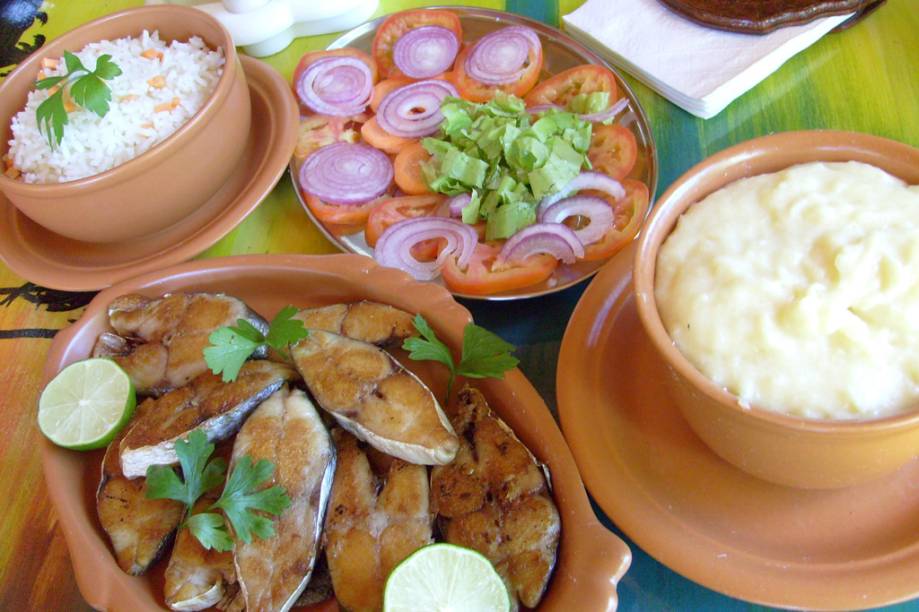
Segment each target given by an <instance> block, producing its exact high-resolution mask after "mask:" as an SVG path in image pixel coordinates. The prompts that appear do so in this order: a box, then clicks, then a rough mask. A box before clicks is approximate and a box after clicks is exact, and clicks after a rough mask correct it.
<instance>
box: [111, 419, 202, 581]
mask: <svg viewBox="0 0 919 612" xmlns="http://www.w3.org/2000/svg"><path fill="white" fill-rule="evenodd" d="M140 410H141V409H140V408H138V411H140ZM126 433H127V431H126V430H122V433H121V434H120V435H119V436H117V437H116V438H115V439H114V440H112V441H111V443H109V445H108V449H107V450H106V451H105V458H104V459H103V460H102V480H101V482H100V483H99V489H98V491H97V493H96V512H97V513H98V516H99V523H100V524H101V525H102V529H103V530H105V532H106V533H107V534H108V536H109V539H110V540H111V543H112V549H113V550H114V551H115V559H116V560H117V561H118V566H119V567H121V569H123V570H124V571H125V572H127V573H129V574H131V575H134V576H136V575H139V574H143V573H144V572H145V571H147V569H149V567H150V566H151V565H153V563H154V562H156V560H157V559H158V558H159V557H160V556H161V555H162V554H163V552H164V551H165V550H166V548H167V547H168V546H169V542H170V541H171V539H172V535H173V533H174V532H175V529H176V527H177V526H178V525H179V523H180V522H181V521H182V516H183V514H184V510H185V507H184V506H183V505H182V504H181V503H179V502H177V501H173V500H171V499H147V481H146V479H144V478H137V479H134V480H128V479H127V478H125V477H124V475H122V473H121V463H120V461H119V460H118V448H119V445H120V443H121V439H122V438H123V437H124V435H125V434H126Z"/></svg>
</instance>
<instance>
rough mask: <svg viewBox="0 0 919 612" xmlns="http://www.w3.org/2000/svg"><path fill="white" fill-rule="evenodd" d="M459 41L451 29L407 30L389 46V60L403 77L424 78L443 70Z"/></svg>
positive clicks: (452, 56)
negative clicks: (390, 55) (390, 48)
mask: <svg viewBox="0 0 919 612" xmlns="http://www.w3.org/2000/svg"><path fill="white" fill-rule="evenodd" d="M459 47H460V44H459V40H457V38H456V34H454V33H453V31H452V30H448V29H447V28H444V27H441V26H433V25H431V26H422V27H420V28H415V29H413V30H409V31H408V32H406V33H405V34H403V35H402V37H401V38H399V40H397V41H396V44H395V45H393V53H392V56H393V63H395V64H396V67H397V68H398V69H399V70H401V71H402V72H403V73H404V74H405V75H406V76H410V77H412V78H413V79H427V78H430V77H432V76H437V75H438V74H440V73H442V72H445V71H446V70H447V69H448V68H450V66H452V65H453V60H455V59H456V54H457V53H458V52H459Z"/></svg>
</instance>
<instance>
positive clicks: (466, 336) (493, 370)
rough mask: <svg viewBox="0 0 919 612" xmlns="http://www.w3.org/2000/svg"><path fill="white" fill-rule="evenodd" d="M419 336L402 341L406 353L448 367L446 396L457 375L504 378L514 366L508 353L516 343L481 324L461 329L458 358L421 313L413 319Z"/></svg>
mask: <svg viewBox="0 0 919 612" xmlns="http://www.w3.org/2000/svg"><path fill="white" fill-rule="evenodd" d="M412 322H413V324H414V325H415V329H417V330H418V333H420V334H421V337H420V338H419V337H417V336H415V337H412V338H408V339H406V340H405V342H403V343H402V348H403V349H405V350H406V351H408V352H409V353H408V356H409V357H410V358H411V359H414V360H416V361H438V362H440V363H442V364H444V365H445V366H447V369H448V370H450V379H449V381H448V382H447V399H448V400H449V399H450V393H451V391H452V389H453V383H454V382H455V380H456V377H457V376H465V377H466V378H504V373H505V372H506V371H508V370H511V369H513V368H515V367H517V364H518V363H519V360H518V359H517V358H516V357H514V356H513V355H511V353H512V352H513V351H514V349H515V347H514V345H513V344H511V343H509V342H506V341H505V340H503V339H502V338H501V337H500V336H498V335H497V334H495V333H492V332H490V331H488V330H487V329H485V328H484V327H479V326H478V325H476V324H474V323H469V324H468V325H466V328H465V329H464V330H463V352H462V356H461V357H460V362H459V364H457V363H456V362H455V361H454V360H453V353H451V352H450V348H449V347H448V346H447V345H446V344H444V343H443V342H442V341H441V340H440V339H439V338H438V337H437V334H435V333H434V330H433V329H431V326H430V325H429V324H428V322H427V320H425V318H424V317H423V316H421V315H420V314H418V315H415V319H414V320H413V321H412Z"/></svg>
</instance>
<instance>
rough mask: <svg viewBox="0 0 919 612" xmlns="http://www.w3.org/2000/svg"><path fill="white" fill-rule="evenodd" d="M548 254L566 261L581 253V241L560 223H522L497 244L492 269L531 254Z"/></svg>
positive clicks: (574, 258)
mask: <svg viewBox="0 0 919 612" xmlns="http://www.w3.org/2000/svg"><path fill="white" fill-rule="evenodd" d="M539 254H548V255H552V256H553V257H555V258H556V259H559V260H561V261H563V262H565V263H567V264H570V263H574V262H575V261H576V260H577V259H578V258H579V257H584V245H583V244H581V241H580V240H578V237H577V235H576V234H575V233H574V230H573V229H571V228H570V227H568V226H567V225H564V224H562V223H537V224H535V225H531V226H529V227H526V228H524V229H522V230H520V231H519V232H517V233H516V234H514V235H513V236H511V237H510V238H508V240H507V242H505V243H504V246H503V247H501V252H500V253H498V257H496V258H495V265H494V269H500V268H502V267H504V266H505V265H513V264H515V263H520V262H523V261H524V260H526V259H527V258H528V257H530V256H531V255H539Z"/></svg>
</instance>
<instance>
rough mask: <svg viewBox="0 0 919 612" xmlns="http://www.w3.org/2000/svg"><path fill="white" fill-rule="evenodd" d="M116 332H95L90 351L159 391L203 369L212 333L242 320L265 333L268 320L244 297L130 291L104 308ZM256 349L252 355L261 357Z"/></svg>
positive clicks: (145, 388)
mask: <svg viewBox="0 0 919 612" xmlns="http://www.w3.org/2000/svg"><path fill="white" fill-rule="evenodd" d="M108 314H109V323H110V324H111V326H112V329H113V330H114V331H115V333H110V332H106V333H103V334H102V335H100V336H99V339H98V340H97V342H96V346H95V348H94V349H93V355H94V356H96V357H110V358H112V359H114V360H115V361H116V362H117V363H118V364H119V365H121V367H123V368H124V369H125V371H126V372H127V373H128V375H129V376H130V377H131V380H132V382H133V383H134V386H135V388H136V389H137V392H138V393H140V394H143V395H154V396H157V395H162V394H163V393H166V392H168V391H171V390H172V389H176V388H178V387H181V386H182V385H184V384H186V383H187V382H189V381H190V380H192V379H193V378H195V377H196V376H198V375H199V374H201V373H202V372H205V371H207V364H206V363H205V361H204V355H203V351H204V348H205V347H207V346H208V344H209V340H208V337H209V336H210V334H211V333H212V332H213V331H214V330H216V329H218V328H220V327H224V326H226V325H236V322H237V321H238V320H239V319H245V320H247V321H249V322H250V323H252V324H253V325H254V326H255V327H257V328H259V329H260V330H261V331H262V332H263V333H264V332H266V331H267V329H268V324H267V323H266V322H265V320H264V319H262V318H261V317H260V316H258V315H257V314H256V313H254V312H253V311H252V310H250V309H249V307H248V306H246V304H244V303H243V302H242V301H240V300H238V299H236V298H234V297H230V296H226V295H222V294H213V293H173V294H166V295H164V296H163V297H161V298H157V299H151V298H148V297H145V296H142V295H137V294H129V295H123V296H120V297H118V298H116V299H115V300H114V301H113V302H112V303H111V304H110V305H109V309H108ZM264 355H265V352H264V351H260V352H259V353H258V355H256V357H264Z"/></svg>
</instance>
